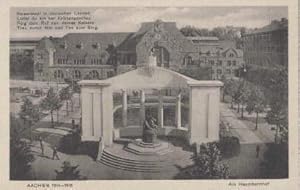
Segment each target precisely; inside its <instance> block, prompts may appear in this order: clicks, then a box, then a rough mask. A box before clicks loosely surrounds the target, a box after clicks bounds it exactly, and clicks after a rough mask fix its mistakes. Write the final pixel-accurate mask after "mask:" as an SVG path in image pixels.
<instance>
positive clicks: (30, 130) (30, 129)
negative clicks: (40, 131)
mask: <svg viewBox="0 0 300 190" xmlns="http://www.w3.org/2000/svg"><path fill="white" fill-rule="evenodd" d="M28 123H29V133H30V142H32V128H31V123H32V122H31V121H29V122H28Z"/></svg>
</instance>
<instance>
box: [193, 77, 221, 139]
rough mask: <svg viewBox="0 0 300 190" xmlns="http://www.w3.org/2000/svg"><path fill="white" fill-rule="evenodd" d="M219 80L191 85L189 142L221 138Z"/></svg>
mask: <svg viewBox="0 0 300 190" xmlns="http://www.w3.org/2000/svg"><path fill="white" fill-rule="evenodd" d="M221 86H222V83H221V82H219V81H208V82H206V83H203V82H202V83H199V84H192V85H190V98H189V101H190V102H189V142H190V144H194V143H196V144H198V145H199V144H202V143H207V142H213V141H218V140H219V123H220V87H221Z"/></svg>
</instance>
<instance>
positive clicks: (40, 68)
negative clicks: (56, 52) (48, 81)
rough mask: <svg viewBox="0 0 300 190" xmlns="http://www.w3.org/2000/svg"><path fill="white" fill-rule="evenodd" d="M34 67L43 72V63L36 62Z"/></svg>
mask: <svg viewBox="0 0 300 190" xmlns="http://www.w3.org/2000/svg"><path fill="white" fill-rule="evenodd" d="M36 69H37V71H38V72H40V73H41V72H43V64H42V63H37V64H36Z"/></svg>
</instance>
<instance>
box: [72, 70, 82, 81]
mask: <svg viewBox="0 0 300 190" xmlns="http://www.w3.org/2000/svg"><path fill="white" fill-rule="evenodd" d="M73 78H74V79H80V78H81V73H80V71H79V70H75V71H74V72H73Z"/></svg>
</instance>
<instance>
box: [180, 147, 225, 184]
mask: <svg viewBox="0 0 300 190" xmlns="http://www.w3.org/2000/svg"><path fill="white" fill-rule="evenodd" d="M220 161H221V153H220V150H219V149H218V147H217V144H216V143H207V144H202V145H201V146H200V153H199V154H198V155H197V157H196V159H195V164H194V165H193V166H191V167H188V168H186V169H185V170H183V172H181V173H179V175H178V178H185V179H227V178H229V168H228V166H227V165H225V164H222V163H220Z"/></svg>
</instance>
